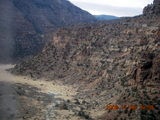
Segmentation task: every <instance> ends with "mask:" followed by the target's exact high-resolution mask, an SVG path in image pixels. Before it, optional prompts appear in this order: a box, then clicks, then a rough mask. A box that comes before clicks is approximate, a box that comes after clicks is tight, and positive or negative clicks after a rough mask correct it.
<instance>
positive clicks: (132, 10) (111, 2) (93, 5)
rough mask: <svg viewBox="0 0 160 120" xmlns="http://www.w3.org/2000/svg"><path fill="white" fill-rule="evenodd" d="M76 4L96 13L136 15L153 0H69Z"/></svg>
mask: <svg viewBox="0 0 160 120" xmlns="http://www.w3.org/2000/svg"><path fill="white" fill-rule="evenodd" d="M69 1H70V2H72V3H73V4H74V5H76V6H78V7H80V8H81V9H83V10H86V11H88V12H90V13H91V14H94V15H99V14H106V15H115V16H135V15H139V14H142V11H143V8H144V7H145V6H146V5H147V4H151V3H153V0H69Z"/></svg>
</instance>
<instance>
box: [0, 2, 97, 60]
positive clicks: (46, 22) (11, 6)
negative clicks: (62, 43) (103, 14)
mask: <svg viewBox="0 0 160 120" xmlns="http://www.w3.org/2000/svg"><path fill="white" fill-rule="evenodd" d="M0 9H1V11H0V16H1V17H0V30H1V32H0V46H1V49H2V50H1V52H0V58H1V59H3V60H4V61H6V58H9V57H10V58H15V57H24V56H27V55H31V54H34V53H37V52H38V51H40V50H41V49H42V47H43V46H44V43H45V41H47V38H44V34H45V33H48V32H53V31H55V30H56V29H57V28H59V27H64V26H68V25H72V24H77V23H86V22H94V21H95V18H94V17H93V16H92V15H90V14H89V13H87V12H86V11H83V10H81V9H80V8H78V7H76V6H74V5H73V4H71V3H70V2H69V1H66V0H1V1H0Z"/></svg>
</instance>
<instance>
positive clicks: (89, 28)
mask: <svg viewBox="0 0 160 120" xmlns="http://www.w3.org/2000/svg"><path fill="white" fill-rule="evenodd" d="M157 1H158V0H155V1H154V4H153V5H152V6H154V7H153V8H152V9H150V6H148V7H146V8H145V9H144V15H141V16H137V17H134V18H123V19H120V20H115V21H113V22H101V23H97V24H90V25H85V26H75V27H70V28H63V29H60V30H58V31H57V32H56V33H54V35H53V40H52V41H51V42H50V43H48V44H47V45H46V46H45V48H44V49H43V51H42V52H41V53H39V54H38V55H37V56H34V57H33V58H30V59H29V60H24V61H23V62H22V63H21V64H17V65H16V66H15V68H14V69H12V70H11V71H12V73H14V74H21V75H25V76H29V77H32V78H34V79H37V80H38V79H39V78H42V77H45V78H47V79H48V80H51V81H52V80H55V79H56V80H59V81H62V82H63V83H65V84H71V85H78V91H79V93H78V94H77V95H76V98H77V99H78V100H83V101H87V103H89V106H87V105H86V106H87V107H86V108H85V109H84V110H87V111H89V113H88V114H87V115H88V117H86V115H85V114H84V113H83V114H82V116H85V117H84V119H89V118H90V119H91V118H92V119H95V120H98V119H99V120H158V119H159V117H160V116H159V115H160V114H159V113H160V106H159V103H160V92H159V84H160V22H159V21H160V16H159V14H158V13H157V12H152V14H150V12H149V13H148V14H147V13H146V12H145V10H146V9H147V10H150V11H157V9H160V7H157V6H159V2H157ZM155 6H156V7H155ZM109 104H110V105H119V106H122V105H126V106H127V107H126V108H125V109H118V108H117V110H113V109H112V110H110V109H107V108H106V110H104V109H105V106H106V105H109ZM134 105H136V106H138V108H137V109H136V110H135V109H133V108H130V107H129V106H134ZM143 105H144V106H146V105H151V106H152V105H153V109H146V108H143V109H142V106H143ZM140 106H141V107H140ZM114 109H115V108H114ZM92 113H94V114H92Z"/></svg>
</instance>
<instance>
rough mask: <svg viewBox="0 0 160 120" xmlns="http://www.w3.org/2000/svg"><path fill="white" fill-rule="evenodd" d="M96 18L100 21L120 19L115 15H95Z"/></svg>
mask: <svg viewBox="0 0 160 120" xmlns="http://www.w3.org/2000/svg"><path fill="white" fill-rule="evenodd" d="M94 16H95V18H96V19H97V20H99V21H103V20H115V19H119V17H116V16H113V15H94Z"/></svg>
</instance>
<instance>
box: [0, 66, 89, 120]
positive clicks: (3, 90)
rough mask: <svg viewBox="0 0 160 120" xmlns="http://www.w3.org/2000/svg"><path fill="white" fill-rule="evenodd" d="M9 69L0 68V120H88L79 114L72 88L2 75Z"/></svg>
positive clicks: (74, 91) (79, 103)
mask: <svg viewBox="0 0 160 120" xmlns="http://www.w3.org/2000/svg"><path fill="white" fill-rule="evenodd" d="M12 67H13V65H0V119H1V120H85V119H91V118H89V116H88V115H86V113H85V112H84V111H83V109H84V108H83V107H86V106H85V105H82V104H81V103H82V101H80V100H78V99H75V95H76V94H77V89H76V86H75V87H74V86H72V87H71V86H66V85H63V84H62V83H60V82H57V81H56V80H54V81H46V80H45V79H41V80H40V79H39V80H34V79H31V78H29V77H24V76H15V75H12V74H10V73H9V72H8V71H6V70H7V69H9V68H12ZM83 103H84V104H85V101H83ZM86 104H87V103H86Z"/></svg>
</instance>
